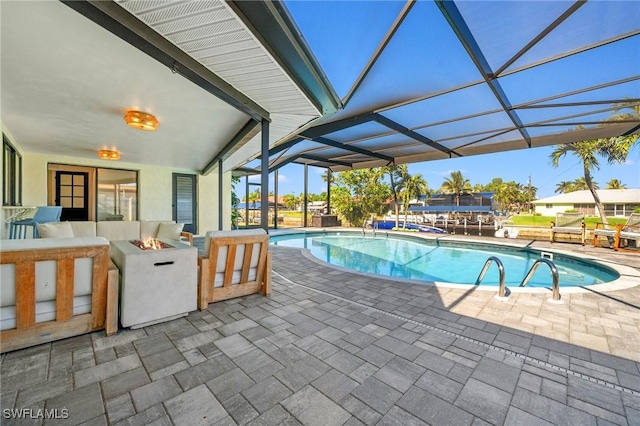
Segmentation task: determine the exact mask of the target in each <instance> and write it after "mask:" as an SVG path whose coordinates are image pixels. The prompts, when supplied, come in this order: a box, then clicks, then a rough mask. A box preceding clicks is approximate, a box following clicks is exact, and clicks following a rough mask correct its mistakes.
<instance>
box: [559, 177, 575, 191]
mask: <svg viewBox="0 0 640 426" xmlns="http://www.w3.org/2000/svg"><path fill="white" fill-rule="evenodd" d="M573 191H575V185H574V183H573V182H572V181H568V180H563V181H562V182H560V183H558V184H556V190H555V193H556V194H568V193H569V192H573Z"/></svg>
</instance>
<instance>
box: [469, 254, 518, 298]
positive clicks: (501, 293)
mask: <svg viewBox="0 0 640 426" xmlns="http://www.w3.org/2000/svg"><path fill="white" fill-rule="evenodd" d="M491 262H493V263H495V264H496V266H497V267H498V273H499V274H500V285H499V287H498V297H501V298H506V297H509V294H510V291H509V289H508V288H507V287H505V284H504V282H505V281H504V277H505V272H504V265H503V264H502V261H501V260H500V259H498V258H497V257H496V256H491V257H489V258H488V259H487V261H486V262H485V263H484V266H483V267H482V271H480V275H478V279H477V280H476V283H475V285H479V284H480V282H482V280H483V279H484V276H485V275H486V273H487V271H488V270H489V266H491Z"/></svg>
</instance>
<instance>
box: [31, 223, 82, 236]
mask: <svg viewBox="0 0 640 426" xmlns="http://www.w3.org/2000/svg"><path fill="white" fill-rule="evenodd" d="M36 226H37V227H38V233H39V234H40V238H73V237H74V235H73V228H71V224H70V223H69V222H48V223H38V224H36Z"/></svg>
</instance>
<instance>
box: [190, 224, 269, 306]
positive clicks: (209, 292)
mask: <svg viewBox="0 0 640 426" xmlns="http://www.w3.org/2000/svg"><path fill="white" fill-rule="evenodd" d="M254 244H260V254H259V259H258V264H257V266H256V268H257V270H256V279H255V280H253V281H249V269H250V265H251V255H252V252H253V245H254ZM242 245H244V246H245V250H244V257H243V259H242V270H241V273H240V282H239V283H237V284H231V281H232V278H233V267H234V264H235V258H236V251H237V249H238V246H242ZM221 247H227V248H228V249H227V259H226V262H225V265H226V266H225V271H224V281H223V284H222V286H221V287H214V282H215V276H216V272H217V271H216V268H217V264H218V253H219V252H220V248H221ZM268 247H269V235H267V234H264V235H238V236H224V237H222V236H221V237H213V238H211V239H210V245H209V253H208V254H206V253H205V255H204V256H200V257H198V266H199V268H200V276H199V279H198V308H199V309H200V310H203V309H207V306H208V305H209V303H213V302H219V301H221V300H227V299H232V298H234V297H241V296H246V295H249V294H253V293H258V292H262V294H264V295H265V296H270V295H271V253H270V252H269V250H268Z"/></svg>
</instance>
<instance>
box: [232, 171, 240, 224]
mask: <svg viewBox="0 0 640 426" xmlns="http://www.w3.org/2000/svg"><path fill="white" fill-rule="evenodd" d="M237 183H240V178H239V177H237V176H232V177H231V227H232V228H233V229H238V219H239V218H240V211H239V210H238V204H239V203H240V198H239V197H238V194H236V184H237Z"/></svg>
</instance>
